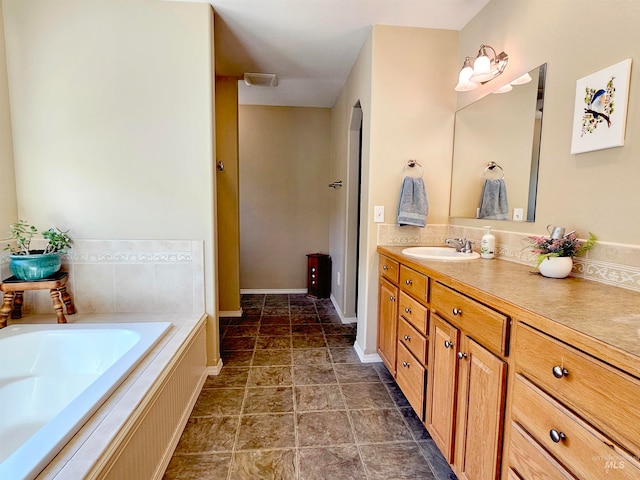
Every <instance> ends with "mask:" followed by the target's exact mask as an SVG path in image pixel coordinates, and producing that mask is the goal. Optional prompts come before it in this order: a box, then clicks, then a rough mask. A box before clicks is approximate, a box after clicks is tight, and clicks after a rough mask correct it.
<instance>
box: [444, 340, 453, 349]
mask: <svg viewBox="0 0 640 480" xmlns="http://www.w3.org/2000/svg"><path fill="white" fill-rule="evenodd" d="M451 347H453V342H450V341H449V340H445V341H444V348H451Z"/></svg>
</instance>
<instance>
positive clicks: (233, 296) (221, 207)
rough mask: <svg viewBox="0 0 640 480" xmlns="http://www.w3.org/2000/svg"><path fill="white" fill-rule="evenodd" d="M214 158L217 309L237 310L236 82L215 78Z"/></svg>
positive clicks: (238, 222)
mask: <svg viewBox="0 0 640 480" xmlns="http://www.w3.org/2000/svg"><path fill="white" fill-rule="evenodd" d="M216 159H217V161H221V162H222V164H223V165H224V170H223V171H217V173H216V179H217V188H216V193H217V214H218V217H217V218H218V223H217V226H218V232H217V233H218V274H219V281H218V295H219V301H218V306H219V309H220V311H221V312H227V314H230V313H231V312H235V313H238V312H239V311H240V206H239V200H240V194H239V161H238V160H239V159H238V79H237V78H235V77H216Z"/></svg>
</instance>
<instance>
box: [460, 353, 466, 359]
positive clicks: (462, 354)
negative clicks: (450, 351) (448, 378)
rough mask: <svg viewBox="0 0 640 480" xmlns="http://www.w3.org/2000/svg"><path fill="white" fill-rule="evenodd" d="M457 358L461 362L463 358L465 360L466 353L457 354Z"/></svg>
mask: <svg viewBox="0 0 640 480" xmlns="http://www.w3.org/2000/svg"><path fill="white" fill-rule="evenodd" d="M458 358H459V359H460V360H462V359H463V358H467V354H466V353H462V352H458Z"/></svg>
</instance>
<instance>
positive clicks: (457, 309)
mask: <svg viewBox="0 0 640 480" xmlns="http://www.w3.org/2000/svg"><path fill="white" fill-rule="evenodd" d="M453 315H454V316H458V315H462V309H461V308H455V307H454V309H453Z"/></svg>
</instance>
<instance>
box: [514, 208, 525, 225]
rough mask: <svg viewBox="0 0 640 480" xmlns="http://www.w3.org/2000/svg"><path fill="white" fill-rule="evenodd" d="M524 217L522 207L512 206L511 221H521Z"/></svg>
mask: <svg viewBox="0 0 640 480" xmlns="http://www.w3.org/2000/svg"><path fill="white" fill-rule="evenodd" d="M523 217H524V209H522V208H514V209H513V221H514V222H521V221H522V218H523Z"/></svg>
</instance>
